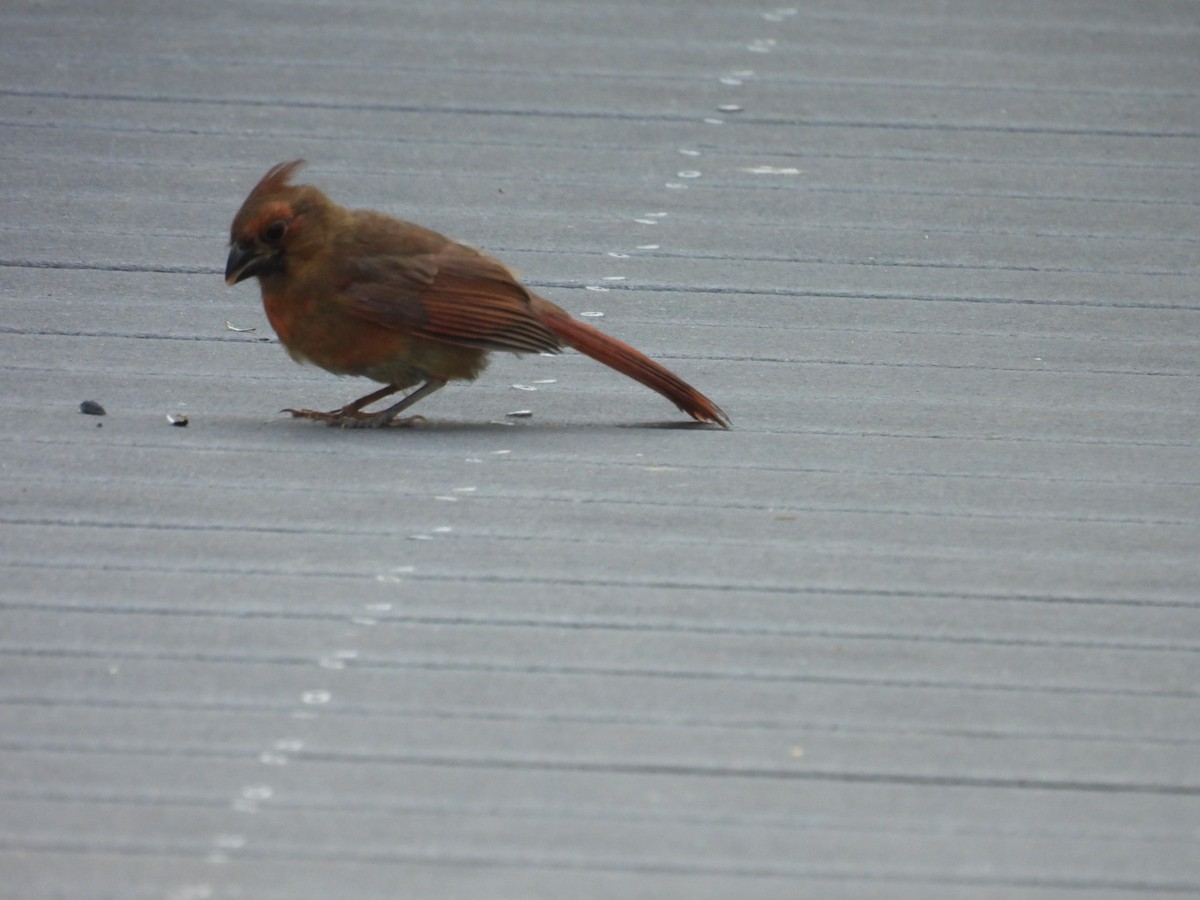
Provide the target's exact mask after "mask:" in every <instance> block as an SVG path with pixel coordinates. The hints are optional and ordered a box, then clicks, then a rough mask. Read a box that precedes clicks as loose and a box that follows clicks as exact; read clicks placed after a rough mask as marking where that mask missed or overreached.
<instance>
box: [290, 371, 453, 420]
mask: <svg viewBox="0 0 1200 900" xmlns="http://www.w3.org/2000/svg"><path fill="white" fill-rule="evenodd" d="M445 384H446V382H445V380H444V379H439V378H430V379H429V380H428V381H426V382H425V383H424V384H423V385H421V386H420V387H419V388H417V389H416V390H415V391H413V392H412V393H411V394H409V395H408V396H407V397H405V398H404V399H403V400H401V401H400V402H399V403H394V404H392V405H391V406H389V407H388V408H387V409H385V410H382V411H380V412H376V413H367V412H362V408H363V407H364V406H369V405H370V404H372V403H374V402H375V401H376V400H382V399H383V398H384V397H390V396H391V395H392V394H394V393H396V392H397V391H398V390H400V388H398V387H395V386H393V385H387V386H386V387H382V388H380V389H379V390H377V391H375V392H374V393H371V394H367V396H365V397H359V398H358V399H357V400H355V401H354V402H353V403H347V404H346V405H345V406H343V407H342V408H341V409H335V410H333V411H332V412H317V411H316V410H314V409H285V410H284V412H289V413H291V414H292V417H293V418H297V419H315V420H317V421H318V422H325V423H326V424H327V425H332V426H336V427H339V428H382V427H384V426H393V427H402V426H405V425H412V424H413V423H414V422H415V421H416V420H417V419H420V418H422V417H421V416H411V417H409V418H407V419H397V418H396V416H397V415H398V414H399V413H401V412H403V411H404V410H406V409H408V407H410V406H412V405H413V404H414V403H416V402H417V401H418V400H420V399H421V398H422V397H427V396H429V395H430V394H432V393H433V392H434V391H436V390H437V389H438V388H441V387H444V386H445Z"/></svg>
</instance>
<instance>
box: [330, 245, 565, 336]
mask: <svg viewBox="0 0 1200 900" xmlns="http://www.w3.org/2000/svg"><path fill="white" fill-rule="evenodd" d="M343 266H344V268H343V278H342V284H343V285H344V286H343V287H342V288H341V289H340V290H339V292H338V294H339V299H340V300H341V302H342V303H344V304H345V305H346V307H347V309H348V311H349V312H351V313H352V314H353V315H356V316H358V317H359V318H362V319H366V320H367V321H370V322H373V323H374V324H376V325H379V326H381V327H383V328H391V329H395V330H400V331H407V332H409V333H412V334H415V335H418V336H421V337H426V338H430V339H433V340H438V341H445V342H447V343H451V344H460V345H463V346H468V347H478V348H480V349H483V350H505V351H508V352H511V353H546V352H550V353H553V352H556V351H558V350H559V349H561V346H562V344H561V342H560V341H559V339H558V338H557V337H555V336H554V334H553V333H552V332H551V331H550V330H549V329H547V328H546V327H545V326H544V325H543V324H542V323H541V322H540V321H539V320H538V318H537V317H536V316H535V315H534V313H533V311H532V309H531V306H530V297H529V293H528V291H526V290H525V288H523V287H522V286H521V285H520V283H519V282H518V281H517V280H516V278H515V277H514V276H513V275H512V273H511V272H509V270H508V269H507V268H505V267H504V266H503V265H502V264H501V263H499V262H497V261H496V260H494V259H491V258H490V257H488V256H485V255H484V254H482V253H480V252H479V251H477V250H474V249H472V248H471V247H467V246H465V245H463V244H457V243H454V242H453V241H447V242H445V243H444V244H443V245H442V246H440V247H437V248H434V249H430V250H428V251H426V252H418V253H414V254H407V253H405V254H384V253H375V254H369V255H366V256H362V257H358V258H356V259H354V260H353V261H350V262H345V263H343Z"/></svg>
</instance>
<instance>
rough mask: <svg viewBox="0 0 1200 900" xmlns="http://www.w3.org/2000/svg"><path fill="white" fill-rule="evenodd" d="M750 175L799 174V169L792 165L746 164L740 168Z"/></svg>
mask: <svg viewBox="0 0 1200 900" xmlns="http://www.w3.org/2000/svg"><path fill="white" fill-rule="evenodd" d="M742 171H743V172H749V173H750V174H751V175H799V174H800V170H799V169H796V168H793V167H792V166H747V167H745V168H743V169H742Z"/></svg>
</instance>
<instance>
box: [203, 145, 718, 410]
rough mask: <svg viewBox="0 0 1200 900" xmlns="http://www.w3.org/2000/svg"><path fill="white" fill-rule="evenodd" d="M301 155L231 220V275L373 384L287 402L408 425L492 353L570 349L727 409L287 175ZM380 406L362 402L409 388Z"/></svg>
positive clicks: (293, 332) (320, 360)
mask: <svg viewBox="0 0 1200 900" xmlns="http://www.w3.org/2000/svg"><path fill="white" fill-rule="evenodd" d="M302 165H304V160H301V159H297V160H292V161H291V162H283V163H280V164H278V165H276V166H273V167H272V168H271V169H270V170H269V171H268V172H267V173H266V174H265V175H264V176H263V177H262V179H261V180H260V181H259V182H258V184H256V185H255V186H254V188H253V189H252V190H251V191H250V193H249V195H248V196H247V197H246V200H245V202H243V203H242V206H241V208H240V209H239V210H238V212H237V215H235V216H234V218H233V223H232V225H231V226H230V247H229V257H228V260H227V261H226V265H225V282H226V284H227V285H229V286H233V285H236V284H238V283H239V282H242V281H245V280H246V279H248V278H257V279H258V282H259V286H260V288H261V290H262V302H263V307H264V309H265V311H266V315H267V319H268V320H269V321H270V323H271V327H272V328H273V329H274V330H275V334H276V335H277V336H278V337H279V342H280V343H281V344H282V345H283V347H284V349H286V350H287V352H288V354H289V355H290V356H291V357H292V358H293V359H294V360H296V361H297V362H306V363H313V364H315V365H317V366H320V367H321V368H323V369H326V370H328V371H329V372H332V373H334V374H336V375H351V376H361V377H364V378H368V379H371V380H373V381H375V382H379V383H380V384H382V385H383V387H381V388H380V389H378V390H376V391H373V392H372V393H370V394H367V395H366V396H364V397H360V398H359V399H357V400H354V401H353V402H351V403H347V404H346V405H345V406H342V407H340V408H339V409H335V410H332V411H329V412H320V411H317V410H312V409H286V410H283V411H284V412H288V413H291V414H292V416H293V417H296V418H301V419H309V420H314V421H319V422H325V423H327V424H329V425H332V426H338V427H342V428H380V427H385V426H400V425H409V424H413V423H414V422H417V421H421V420H422V417H420V416H413V417H411V418H401V417H400V413H402V412H404V411H405V410H407V409H409V408H410V407H411V406H412V405H413V404H414V403H416V402H417V401H418V400H421V399H423V398H425V397H428V396H429V395H430V394H432V393H434V392H435V391H437V390H439V389H441V388H442V387H443V386H445V385H446V384H447V383H448V382H450V381H457V380H468V381H469V380H474V379H475V378H477V377H478V376H479V375H480V373H481V372H482V371H483V370H484V367H485V366H486V365H487V357H488V354H489V353H491V352H493V351H506V352H510V353H516V354H533V353H558V352H560V351H561V350H563V349H564V347H567V346H569V347H573V348H574V349H576V350H578V351H580V352H582V353H584V354H586V355H588V356H590V357H591V358H592V359H595V360H597V361H599V362H602V363H604V364H605V365H606V366H610V367H612V368H613V369H615V370H617V371H618V372H620V373H622V374H624V375H627V376H628V377H630V378H632V379H634V380H635V381H639V382H641V383H642V384H644V385H645V386H646V387H648V388H650V389H652V390H655V391H657V392H658V393H660V394H662V395H663V396H664V397H666V398H667V399H668V400H670V401H671V402H672V403H674V404H675V405H676V406H678V407H679V408H680V409H681V410H683V412H685V413H687V414H688V415H689V416H691V417H692V418H693V419H695V420H696V421H697V422H707V423H712V424H716V425H719V426H721V427H723V428H729V427H730V422H729V419H728V417H727V416H726V415H725V413H724V412H722V411H721V409H720V408H719V407H718V406H717V405H716V404H715V403H713V401H711V400H710V399H708V398H707V397H706V396H704V394H702V393H700V392H699V391H698V390H696V389H695V388H694V387H692V386H691V385H690V384H688V383H687V382H686V381H684V380H683V379H681V378H680V377H679V376H677V375H675V374H674V373H672V372H670V371H669V370H668V369H666V368H665V367H664V366H662V365H660V364H659V363H657V362H655V361H654V360H652V359H650V358H649V357H648V356H646V355H645V354H643V353H641V352H640V351H638V350H635V349H634V348H633V347H631V346H629V345H628V344H625V343H623V342H621V341H619V340H617V339H615V338H612V337H609V336H608V335H606V334H604V333H603V332H602V331H600V330H598V329H596V328H593V327H592V326H590V325H588V324H586V323H584V322H581V321H579V320H578V319H575V318H573V317H572V316H571V315H570V314H569V313H567V312H566V310H564V309H562V308H561V307H559V306H556V305H555V304H553V303H551V302H550V301H549V300H546V299H544V298H542V297H539V296H538V295H537V294H535V293H533V292H532V291H530V290H529V289H528V288H526V287H525V286H524V285H522V284H521V282H520V281H519V280H518V278H517V276H516V275H515V274H514V273H513V271H512V270H511V269H509V268H508V267H507V266H505V265H504V264H503V263H501V262H500V261H499V260H497V259H493V258H492V257H491V256H488V255H487V254H485V253H484V252H482V251H480V250H477V249H475V248H474V247H471V246H469V245H467V244H463V243H460V242H458V241H455V240H452V239H451V238H448V237H446V236H445V235H442V234H439V233H438V232H436V231H431V230H430V229H428V228H423V227H421V226H420V225H415V224H413V223H411V222H405V221H403V220H401V219H397V218H393V217H392V216H389V215H386V214H384V213H381V212H377V211H373V210H368V209H348V208H346V207H344V206H340V205H339V204H337V203H335V202H334V201H332V200H330V199H329V198H328V197H327V196H326V195H325V194H324V193H323V192H322V191H320V190H319V189H318V188H316V187H314V186H312V185H308V184H293V183H292V178H293V176H294V174H295V172H296V170H297V169H299V168H300V167H301V166H302ZM413 388H415V390H411V392H409V393H407V394H406V395H404V397H403V399H401V400H399V401H398V402H395V403H393V404H392V405H390V406H388V407H386V408H384V409H381V410H378V411H369V410H367V407H368V406H371V405H372V404H374V403H376V402H378V401H380V400H383V399H385V398H387V397H392V396H393V395H394V394H396V393H399V392H402V391H409V390H410V389H413Z"/></svg>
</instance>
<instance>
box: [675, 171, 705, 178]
mask: <svg viewBox="0 0 1200 900" xmlns="http://www.w3.org/2000/svg"><path fill="white" fill-rule="evenodd" d="M675 174H676V176H677V177H679V178H699V177H700V175H701V173H700V172H699V171H697V170H696V169H684V170H683V171H682V172H676V173H675Z"/></svg>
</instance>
